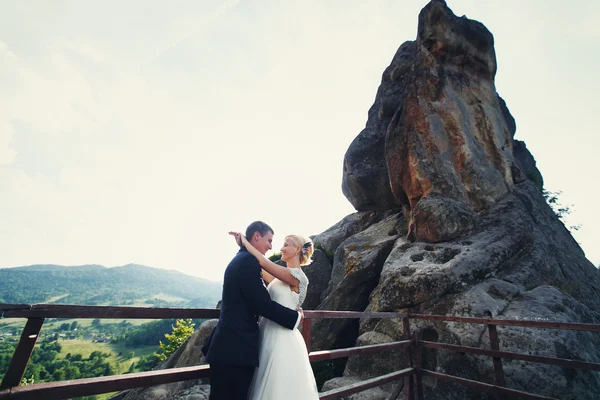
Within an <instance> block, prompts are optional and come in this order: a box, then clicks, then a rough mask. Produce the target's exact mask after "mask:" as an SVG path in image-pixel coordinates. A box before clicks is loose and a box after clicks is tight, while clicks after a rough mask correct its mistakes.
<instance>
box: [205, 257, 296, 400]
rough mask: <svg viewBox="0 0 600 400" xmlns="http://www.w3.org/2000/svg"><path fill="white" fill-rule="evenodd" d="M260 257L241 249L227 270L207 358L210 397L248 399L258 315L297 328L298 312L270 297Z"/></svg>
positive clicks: (256, 350)
mask: <svg viewBox="0 0 600 400" xmlns="http://www.w3.org/2000/svg"><path fill="white" fill-rule="evenodd" d="M260 271H261V268H260V265H259V263H258V260H257V259H256V258H255V257H254V256H253V255H251V254H250V253H248V251H246V249H241V250H240V251H239V252H238V253H237V254H236V256H235V257H234V258H233V260H231V262H230V263H229V265H228V266H227V269H226V270H225V278H224V281H223V296H222V298H221V315H220V317H219V323H218V324H217V327H216V328H215V330H214V332H213V334H212V340H210V344H209V347H208V352H206V351H205V350H206V349H205V348H203V352H205V354H207V356H206V360H207V361H208V363H209V364H210V369H211V391H210V399H211V400H235V399H240V400H246V396H247V392H248V388H249V386H250V382H251V380H252V375H253V374H254V368H255V367H257V366H258V350H259V349H258V316H259V315H262V316H263V317H265V318H268V319H270V320H271V321H274V322H276V323H278V324H280V325H282V326H284V327H286V328H288V329H294V328H295V326H296V324H297V322H298V319H299V314H298V312H297V311H294V310H291V309H289V308H286V307H283V306H282V305H280V304H278V303H276V302H274V301H272V300H271V297H270V296H269V293H268V292H267V290H266V289H265V287H264V284H263V281H262V279H261V276H260Z"/></svg>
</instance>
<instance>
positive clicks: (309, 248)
mask: <svg viewBox="0 0 600 400" xmlns="http://www.w3.org/2000/svg"><path fill="white" fill-rule="evenodd" d="M285 238H286V239H288V238H289V239H291V240H292V243H294V246H298V247H300V253H298V257H299V259H300V266H304V265H308V264H310V263H311V262H312V258H311V257H312V255H313V252H314V251H315V249H314V246H313V242H312V240H310V239H306V238H305V237H304V236H300V235H288V236H286V237H285Z"/></svg>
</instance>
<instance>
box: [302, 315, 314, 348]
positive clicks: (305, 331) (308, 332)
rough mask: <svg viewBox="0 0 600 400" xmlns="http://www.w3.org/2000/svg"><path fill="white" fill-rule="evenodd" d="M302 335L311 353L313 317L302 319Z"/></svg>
mask: <svg viewBox="0 0 600 400" xmlns="http://www.w3.org/2000/svg"><path fill="white" fill-rule="evenodd" d="M302 336H303V337H304V343H305V344H306V350H307V351H308V352H309V353H310V348H311V347H312V319H310V318H304V320H303V321H302Z"/></svg>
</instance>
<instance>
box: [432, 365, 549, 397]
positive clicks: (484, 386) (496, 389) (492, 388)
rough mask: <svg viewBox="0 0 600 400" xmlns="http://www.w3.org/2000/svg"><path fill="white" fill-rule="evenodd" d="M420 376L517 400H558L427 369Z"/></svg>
mask: <svg viewBox="0 0 600 400" xmlns="http://www.w3.org/2000/svg"><path fill="white" fill-rule="evenodd" d="M421 374H422V375H423V376H431V377H434V378H437V379H440V380H443V381H448V382H455V383H459V384H461V385H463V386H468V387H472V388H474V389H479V390H483V391H486V392H493V393H497V394H507V395H511V396H516V398H518V399H544V400H558V399H555V398H554V397H546V396H540V395H537V394H532V393H527V392H522V391H520V390H516V389H509V388H505V387H502V386H496V385H490V384H489V383H483V382H478V381H473V380H471V379H465V378H459V377H458V376H453V375H446V374H442V373H439V372H434V371H430V370H428V369H422V370H421Z"/></svg>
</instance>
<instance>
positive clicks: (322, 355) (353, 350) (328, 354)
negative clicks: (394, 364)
mask: <svg viewBox="0 0 600 400" xmlns="http://www.w3.org/2000/svg"><path fill="white" fill-rule="evenodd" d="M411 343H412V341H411V340H402V341H400V342H391V343H382V344H370V345H366V346H357V347H350V348H347V349H337V350H323V351H313V352H311V353H310V354H309V355H308V358H309V359H310V361H311V362H316V361H323V360H334V359H336V358H344V357H349V356H354V355H357V354H370V353H377V352H379V351H384V350H392V349H406V348H408V347H410V345H411Z"/></svg>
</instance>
